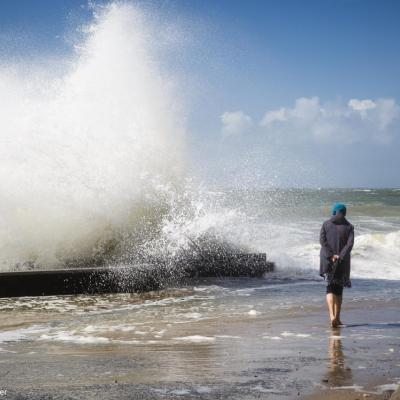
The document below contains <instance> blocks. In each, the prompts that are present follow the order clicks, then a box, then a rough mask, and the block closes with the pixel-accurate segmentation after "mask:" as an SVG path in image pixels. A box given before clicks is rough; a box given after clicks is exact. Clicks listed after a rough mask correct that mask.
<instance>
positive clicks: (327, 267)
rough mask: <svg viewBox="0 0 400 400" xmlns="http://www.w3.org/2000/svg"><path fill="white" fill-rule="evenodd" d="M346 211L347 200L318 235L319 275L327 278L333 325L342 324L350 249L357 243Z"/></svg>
mask: <svg viewBox="0 0 400 400" xmlns="http://www.w3.org/2000/svg"><path fill="white" fill-rule="evenodd" d="M346 212H347V209H346V206H345V205H344V204H342V203H337V204H335V206H334V207H333V209H332V217H331V218H330V219H329V220H327V221H325V222H324V223H323V224H322V228H321V233H320V238H319V240H320V244H321V252H320V275H321V276H322V277H324V278H325V280H326V282H327V287H326V301H327V303H328V309H329V316H330V319H331V326H332V327H333V328H336V327H338V326H339V325H342V321H341V320H340V310H341V307H342V295H343V287H351V281H350V253H351V249H352V248H353V244H354V227H353V225H352V224H350V222H349V221H347V219H346Z"/></svg>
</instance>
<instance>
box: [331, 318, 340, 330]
mask: <svg viewBox="0 0 400 400" xmlns="http://www.w3.org/2000/svg"><path fill="white" fill-rule="evenodd" d="M338 326H339V322H338V321H337V320H336V319H333V320H332V321H331V328H337V327H338Z"/></svg>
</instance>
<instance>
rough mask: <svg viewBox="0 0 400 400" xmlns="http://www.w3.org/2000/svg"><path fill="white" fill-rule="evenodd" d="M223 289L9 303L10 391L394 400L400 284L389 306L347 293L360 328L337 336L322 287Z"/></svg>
mask: <svg viewBox="0 0 400 400" xmlns="http://www.w3.org/2000/svg"><path fill="white" fill-rule="evenodd" d="M216 283H217V285H215V282H214V286H213V285H209V283H207V285H203V286H200V287H197V288H186V289H178V290H177V291H164V292H160V293H153V294H146V295H142V296H135V295H133V296H130V297H126V296H125V297H124V296H117V297H107V296H105V297H94V298H92V297H90V296H87V297H75V298H72V297H71V298H69V299H68V300H66V299H64V298H54V299H50V300H48V301H47V303H46V304H45V305H43V302H44V301H45V299H36V300H35V301H34V302H33V300H31V301H29V300H25V301H24V300H19V303H18V304H17V303H16V302H14V303H12V302H9V303H6V302H3V303H0V306H2V312H1V317H0V324H1V325H0V326H1V330H0V341H1V342H2V343H1V344H0V347H1V351H0V390H6V391H7V397H6V398H7V399H43V398H46V399H166V398H168V399H172V398H173V399H175V398H176V399H183V398H188V399H189V398H190V399H191V398H193V399H195V398H198V399H260V398H262V399H294V398H304V399H313V400H314V399H319V398H326V399H330V398H332V399H356V398H359V399H365V398H369V399H387V398H388V396H389V395H390V394H391V393H392V391H393V390H394V389H395V388H396V386H397V384H398V383H400V357H399V353H400V338H399V336H400V335H399V334H400V317H399V311H398V310H399V306H400V301H399V298H398V289H397V285H396V283H390V282H389V283H386V284H384V287H381V288H380V292H379V293H382V290H383V291H384V292H383V293H382V296H380V295H378V294H376V295H375V296H373V294H374V293H375V292H371V290H372V289H371V287H370V286H368V285H369V283H368V282H367V283H360V284H359V287H360V289H359V291H357V289H355V290H354V292H353V293H351V294H350V292H349V293H348V294H347V293H346V295H347V298H346V299H345V307H344V311H343V313H344V314H343V319H344V320H345V322H346V321H351V324H350V325H348V326H346V327H343V328H340V329H335V330H332V329H330V328H328V320H327V313H326V310H325V304H324V301H323V288H321V286H320V285H319V284H317V283H315V282H314V283H313V282H294V283H285V282H283V283H282V282H273V283H271V282H265V281H261V280H252V281H247V280H241V281H224V282H216ZM365 285H366V286H365ZM385 285H386V286H385ZM356 286H357V284H356ZM364 286H365V287H364ZM368 288H369V289H368ZM368 290H369V292H368ZM366 291H367V292H366ZM363 293H366V296H367V297H365V296H364V295H363ZM300 299H301V301H300ZM364 395H366V396H364ZM346 396H347V397H346ZM351 396H353V397H351Z"/></svg>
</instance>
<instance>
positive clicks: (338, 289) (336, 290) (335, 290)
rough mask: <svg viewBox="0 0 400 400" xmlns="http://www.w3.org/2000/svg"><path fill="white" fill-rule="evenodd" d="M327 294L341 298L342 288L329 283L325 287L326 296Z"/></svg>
mask: <svg viewBox="0 0 400 400" xmlns="http://www.w3.org/2000/svg"><path fill="white" fill-rule="evenodd" d="M328 293H332V294H335V295H336V296H342V295H343V286H342V285H336V284H334V283H331V284H330V285H328V286H327V287H326V294H328Z"/></svg>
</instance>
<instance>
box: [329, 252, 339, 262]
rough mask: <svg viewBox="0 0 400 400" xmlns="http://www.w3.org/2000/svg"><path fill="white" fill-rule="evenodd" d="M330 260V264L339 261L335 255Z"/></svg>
mask: <svg viewBox="0 0 400 400" xmlns="http://www.w3.org/2000/svg"><path fill="white" fill-rule="evenodd" d="M331 260H332V262H335V261H337V260H339V256H338V255H337V254H335V255H334V256H332V258H331Z"/></svg>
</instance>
